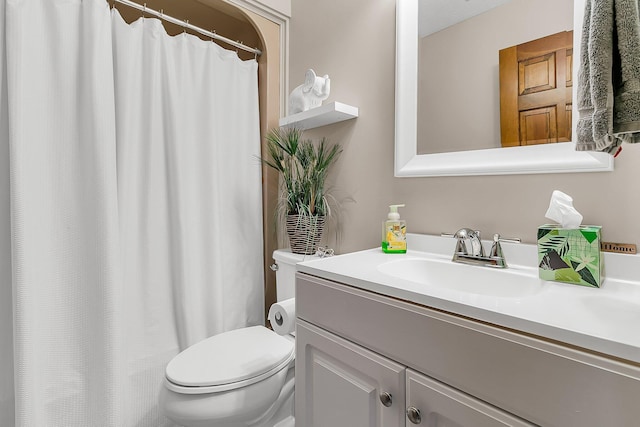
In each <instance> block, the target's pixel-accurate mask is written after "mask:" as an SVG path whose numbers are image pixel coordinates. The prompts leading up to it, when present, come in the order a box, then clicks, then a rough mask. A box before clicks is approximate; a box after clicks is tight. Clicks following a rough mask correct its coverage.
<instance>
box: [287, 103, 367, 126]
mask: <svg viewBox="0 0 640 427" xmlns="http://www.w3.org/2000/svg"><path fill="white" fill-rule="evenodd" d="M356 117H358V107H353V106H351V105H347V104H343V103H341V102H331V103H329V104H325V105H321V106H319V107H316V108H312V109H310V110H307V111H303V112H301V113H296V114H292V115H290V116H287V117H283V118H281V119H280V126H281V127H284V126H291V127H293V126H295V127H298V128H301V129H305V130H307V129H313V128H317V127H320V126H326V125H330V124H333V123H338V122H342V121H344V120H350V119H355V118H356Z"/></svg>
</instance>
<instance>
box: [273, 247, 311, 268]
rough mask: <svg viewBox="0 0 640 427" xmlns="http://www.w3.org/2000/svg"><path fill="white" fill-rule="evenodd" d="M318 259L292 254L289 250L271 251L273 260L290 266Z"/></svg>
mask: <svg viewBox="0 0 640 427" xmlns="http://www.w3.org/2000/svg"><path fill="white" fill-rule="evenodd" d="M319 258H320V257H318V256H317V255H303V254H294V253H293V252H291V250H290V249H277V250H275V251H273V259H274V260H275V261H276V262H283V263H287V264H291V265H295V264H297V263H299V262H303V261H311V260H312V259H319Z"/></svg>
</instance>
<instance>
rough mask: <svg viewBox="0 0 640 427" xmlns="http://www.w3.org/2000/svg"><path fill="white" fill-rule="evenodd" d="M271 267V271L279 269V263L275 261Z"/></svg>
mask: <svg viewBox="0 0 640 427" xmlns="http://www.w3.org/2000/svg"><path fill="white" fill-rule="evenodd" d="M269 268H270V269H271V271H278V264H276V263H275V262H274V263H273V264H271V265H270V266H269Z"/></svg>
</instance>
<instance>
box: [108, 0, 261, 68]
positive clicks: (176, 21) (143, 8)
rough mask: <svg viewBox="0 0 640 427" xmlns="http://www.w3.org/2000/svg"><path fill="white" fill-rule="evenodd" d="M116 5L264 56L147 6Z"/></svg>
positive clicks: (127, 1) (127, 2)
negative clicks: (124, 6) (136, 10)
mask: <svg viewBox="0 0 640 427" xmlns="http://www.w3.org/2000/svg"><path fill="white" fill-rule="evenodd" d="M115 3H122V4H124V5H126V6H129V7H132V8H134V9H138V10H139V11H142V12H143V13H148V14H149V15H153V16H155V17H158V18H160V19H163V20H165V21H167V22H171V23H172V24H176V25H180V26H181V27H184V28H188V29H190V30H192V31H195V32H196V33H200V34H202V35H204V36H207V37H210V38H212V39H214V40H219V41H221V42H224V43H226V44H229V45H231V46H234V47H237V48H238V49H242V50H245V51H247V52H251V53H253V54H254V55H256V56H258V55H262V51H261V50H260V49H257V48H253V47H249V46H247V45H245V44H243V43H241V42H239V41H233V40H231V39H228V38H226V37H223V36H221V35H218V34H216V33H213V32H211V31H207V30H203V29H202V28H200V27H196V26H195V25H192V24H189V21H188V20H186V21H181V20H180V19H177V18H174V17H173V16H169V15H165V14H164V12H162V10H161V11H160V12H158V11H157V10H153V9H149V8H148V7H147V4H146V3H144V5H140V4H138V3H136V2H133V1H131V0H114V5H115Z"/></svg>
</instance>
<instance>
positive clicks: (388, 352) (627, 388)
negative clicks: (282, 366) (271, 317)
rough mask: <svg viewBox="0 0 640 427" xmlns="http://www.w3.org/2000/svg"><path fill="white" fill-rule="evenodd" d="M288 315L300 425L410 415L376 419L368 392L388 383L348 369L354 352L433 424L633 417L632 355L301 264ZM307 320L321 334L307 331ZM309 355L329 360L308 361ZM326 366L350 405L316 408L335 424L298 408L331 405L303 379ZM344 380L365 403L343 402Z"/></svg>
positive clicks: (590, 424) (619, 423)
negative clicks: (481, 317) (532, 331)
mask: <svg viewBox="0 0 640 427" xmlns="http://www.w3.org/2000/svg"><path fill="white" fill-rule="evenodd" d="M296 315H297V317H298V323H297V324H298V328H299V330H300V331H301V332H302V336H300V335H299V336H298V339H297V344H296V346H297V359H296V419H297V420H299V423H300V424H299V425H301V426H304V427H323V426H329V425H332V426H333V425H335V426H342V425H344V426H352V425H353V426H360V425H362V426H377V425H384V426H385V427H388V426H396V425H406V426H413V425H414V424H412V423H411V421H410V420H409V419H408V416H406V414H404V415H403V416H404V419H405V424H401V423H400V424H398V421H397V420H396V418H397V416H399V415H397V414H396V415H394V416H393V420H394V421H393V422H388V423H387V422H386V421H385V422H382V424H379V423H380V422H381V421H380V420H381V418H380V417H381V415H380V414H384V413H385V412H384V411H382V409H383V407H382V406H381V404H380V400H379V396H378V395H379V393H380V392H382V391H383V388H384V387H388V386H387V385H386V384H385V383H383V381H380V380H376V379H375V378H378V377H377V376H376V375H373V374H371V373H370V372H371V371H370V370H367V371H366V372H368V373H366V374H364V372H365V370H364V368H362V369H361V370H358V369H360V367H361V366H365V364H364V363H361V362H358V361H357V360H359V359H358V357H356V355H361V356H362V360H367V361H369V362H368V363H371V361H381V360H384V361H385V362H384V363H383V365H384V366H396V367H395V368H394V369H392V370H394V372H396V371H397V372H402V375H406V376H405V377H403V378H404V379H403V380H402V381H404V383H405V385H406V387H407V389H406V390H405V393H402V392H397V391H395V389H394V390H393V393H392V394H393V400H394V404H395V403H397V402H400V401H403V409H402V412H405V411H406V409H407V408H411V407H414V408H415V409H417V410H419V411H420V414H421V423H422V424H421V425H427V426H433V425H434V424H433V422H431V424H430V423H429V422H428V420H431V419H437V420H438V423H437V424H435V425H437V426H438V427H441V426H456V427H477V426H485V425H487V426H494V425H496V426H500V425H510V426H511V425H512V426H521V425H541V426H545V427H567V426H580V427H603V426H611V427H631V426H637V425H639V424H638V420H640V405H638V399H639V397H640V366H639V365H638V364H635V363H631V362H628V361H624V360H620V359H615V358H610V357H607V356H606V355H602V354H596V353H593V352H589V351H586V350H583V349H580V348H576V347H573V346H568V345H563V344H562V343H560V342H557V341H550V340H546V339H544V338H543V337H537V336H531V335H528V334H521V333H518V332H517V331H514V330H509V329H505V328H500V327H496V326H494V325H489V324H486V323H483V322H478V321H475V320H473V319H470V318H468V317H466V318H465V317H460V316H456V315H455V314H452V313H445V312H442V311H440V310H434V309H431V308H429V307H425V306H421V305H417V304H413V303H411V302H408V301H402V300H398V299H395V298H390V297H387V296H384V295H380V294H376V293H373V292H369V291H366V290H362V289H359V288H356V287H352V286H348V284H343V283H337V282H334V281H330V280H325V279H321V278H318V277H314V276H310V275H306V274H302V273H298V275H297V281H296ZM631 327H632V326H631ZM309 329H312V330H313V331H314V334H313V335H319V336H322V337H323V340H321V339H320V338H314V339H313V340H312V341H309V338H308V336H309V333H307V332H305V331H306V330H309ZM337 343H340V345H338V344H337ZM336 346H337V347H343V348H345V349H349V350H350V351H351V352H352V355H351V356H349V357H346V356H345V357H346V359H343V356H342V355H343V354H344V351H346V350H341V351H342V352H338V351H337V350H335V351H334V350H331V349H334V348H336ZM327 349H330V351H329V350H327ZM363 355H366V356H363ZM325 360H330V361H331V364H329V363H328V362H325ZM345 360H346V361H348V363H346V362H344V361H345ZM316 361H317V365H318V366H320V365H322V364H324V365H330V366H331V367H332V368H331V369H327V368H320V367H317V368H316V367H314V366H311V365H310V364H311V363H316ZM398 366H399V367H400V368H398ZM346 367H352V368H353V370H350V369H351V368H349V369H347V368H346ZM334 368H335V369H334ZM338 368H339V369H338ZM332 369H334V372H341V373H342V374H343V375H342V377H340V379H336V380H331V381H332V382H331V385H332V386H333V385H336V384H340V383H343V384H344V388H343V390H342V391H340V392H339V393H340V394H339V403H340V405H342V406H341V408H349V407H350V408H351V409H352V412H351V413H350V415H349V416H352V417H354V418H353V423H352V422H348V423H340V422H338V421H336V420H338V419H342V418H339V417H338V418H326V419H327V420H331V421H332V422H335V423H336V424H324V423H321V422H320V421H322V420H323V418H314V417H315V416H316V415H314V414H308V413H307V412H308V411H312V412H313V411H315V410H326V411H329V410H331V409H330V408H328V406H331V404H333V403H332V402H330V401H329V400H330V398H329V397H325V396H324V395H323V393H331V390H330V389H333V388H334V387H325V388H323V389H322V390H324V391H321V388H319V387H318V386H317V384H316V385H314V386H308V385H307V383H308V382H309V381H313V380H312V379H310V378H313V377H310V376H311V375H326V376H329V375H330V373H329V371H331V370H332ZM403 369H404V370H403ZM321 372H322V374H321ZM359 372H362V373H363V375H362V377H361V378H359V379H358V373H359ZM344 373H348V375H345V374H344ZM331 375H336V374H331ZM362 378H364V379H366V381H364V380H363V379H362ZM314 387H315V388H314ZM348 387H353V389H358V390H365V389H366V390H369V391H368V392H367V393H368V394H367V396H369V397H368V398H367V399H368V400H366V402H367V404H363V403H355V404H354V405H352V404H351V403H350V402H349V399H350V397H351V396H355V395H357V394H358V393H352V392H351V391H346V390H347V388H348ZM374 388H375V392H374V391H373V389H374ZM374 397H375V398H374ZM347 402H349V403H347ZM362 402H364V400H362ZM318 404H322V409H320V408H318V406H317V405H318ZM336 405H337V404H336ZM356 408H357V409H356ZM393 408H394V409H395V410H398V408H397V407H393ZM385 409H387V408H385ZM341 410H344V411H345V412H349V411H348V410H347V409H341ZM356 411H357V414H354V412H356ZM381 411H382V412H381ZM394 414H395V412H394ZM495 414H500V415H495ZM301 415H302V418H298V417H299V416H301ZM332 416H333V415H332ZM327 417H329V415H327ZM434 417H435V418H434ZM349 419H350V420H351V419H352V418H349ZM315 420H319V421H318V422H316V423H314V422H315ZM357 420H366V421H363V422H362V423H360V424H358V422H357ZM469 420H473V421H469ZM376 422H377V423H378V424H376ZM501 423H502V424H501ZM527 423H532V424H527Z"/></svg>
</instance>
